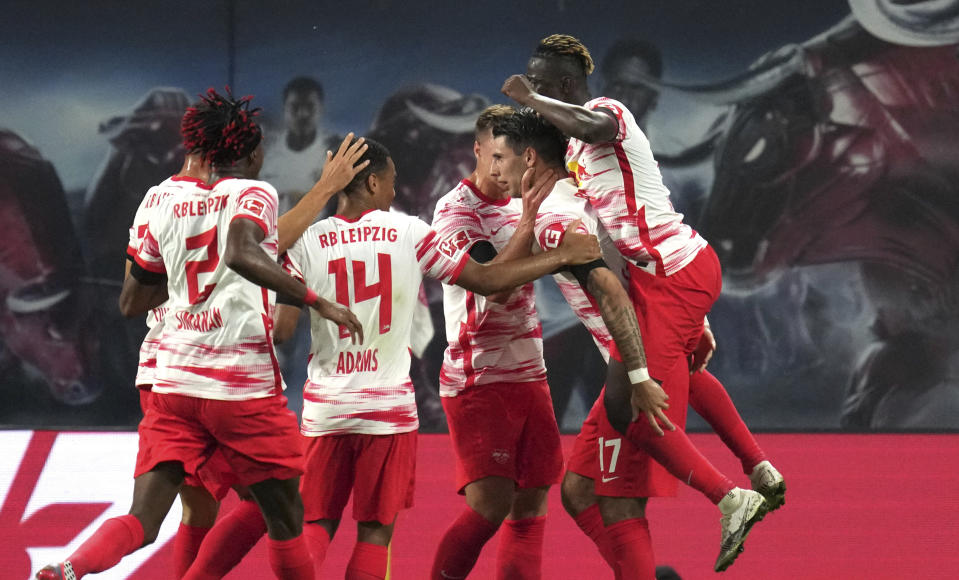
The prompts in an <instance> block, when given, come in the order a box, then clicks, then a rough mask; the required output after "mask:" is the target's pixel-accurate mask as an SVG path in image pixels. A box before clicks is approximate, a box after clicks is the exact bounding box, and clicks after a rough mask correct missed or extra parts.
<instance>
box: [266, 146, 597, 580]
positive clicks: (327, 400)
mask: <svg viewBox="0 0 959 580" xmlns="http://www.w3.org/2000/svg"><path fill="white" fill-rule="evenodd" d="M366 143H367V146H368V149H367V151H366V153H365V154H364V155H363V159H364V160H369V162H370V164H369V166H367V167H366V168H365V169H364V170H362V171H361V172H360V173H358V174H357V175H356V177H355V178H354V179H353V181H352V182H351V183H350V184H349V185H348V186H347V187H346V188H345V189H344V191H343V193H342V194H341V198H340V203H339V208H338V212H337V215H335V216H333V217H330V218H327V219H325V220H322V221H320V222H319V223H317V224H314V225H313V226H311V227H310V228H309V229H308V230H307V232H306V234H305V235H304V236H303V237H302V238H301V239H300V240H299V241H298V242H297V243H296V244H294V245H293V246H292V247H291V248H290V250H289V251H288V252H287V254H286V258H285V261H284V263H285V265H286V267H287V268H288V270H289V271H290V272H291V273H292V274H293V275H294V276H296V277H297V278H299V279H301V280H303V281H304V282H305V283H306V284H307V285H308V286H310V287H312V288H317V289H318V290H319V291H320V292H321V293H323V294H327V295H331V296H336V300H337V302H339V303H340V304H341V305H343V306H348V307H349V308H350V309H351V310H353V311H354V312H356V313H357V316H358V318H359V320H360V321H361V323H362V324H363V327H364V328H365V329H366V333H365V339H364V340H363V341H362V342H361V343H359V344H353V343H351V342H350V340H349V333H348V332H346V331H345V329H343V328H338V327H337V326H336V325H335V324H333V323H330V322H328V321H326V320H324V319H322V318H320V317H317V316H313V319H312V324H311V327H312V331H311V334H312V346H311V356H310V359H309V371H308V375H309V379H308V380H307V383H306V385H305V386H304V389H303V392H304V402H303V422H302V426H301V431H302V433H303V434H305V435H307V436H308V437H309V445H308V450H307V469H306V475H305V476H304V477H303V481H302V484H301V493H302V495H303V501H304V505H305V520H306V522H307V524H306V534H307V537H308V538H309V541H310V546H311V550H312V552H313V554H314V557H315V559H316V562H317V565H319V564H320V563H321V562H322V560H323V557H324V555H325V554H326V550H327V547H328V545H329V542H330V540H331V538H332V537H333V535H334V533H335V532H336V530H337V527H338V526H339V523H340V520H341V518H342V513H343V509H344V507H345V506H346V503H347V500H348V499H349V497H350V494H351V493H352V494H353V518H354V519H355V520H356V522H357V543H356V545H355V546H354V549H353V555H352V557H351V559H350V562H349V565H348V568H347V572H346V577H347V578H370V579H372V578H384V577H385V576H386V572H387V562H388V557H387V556H388V554H387V547H388V546H389V543H390V540H391V538H392V535H393V527H394V524H395V520H396V516H397V514H398V513H399V512H400V510H402V509H405V508H409V507H410V506H411V505H412V500H413V479H414V472H415V460H416V430H417V426H418V421H417V416H416V402H415V395H414V392H413V384H412V382H411V381H410V374H409V373H410V350H409V344H410V332H411V327H412V324H413V312H414V308H415V306H416V304H417V301H418V290H419V287H420V284H421V282H422V281H423V277H424V276H426V277H430V278H435V279H438V280H440V281H442V282H444V283H446V284H457V285H459V286H462V287H464V288H467V289H469V290H470V291H471V292H476V293H478V294H482V295H487V294H490V293H493V292H498V291H503V290H507V289H510V288H513V287H516V286H518V285H521V284H525V283H527V282H529V281H531V280H533V279H535V278H538V277H540V276H542V275H545V274H547V273H549V272H552V271H554V270H555V269H557V268H561V267H564V266H565V265H568V264H573V263H582V262H585V261H591V260H592V259H594V258H595V257H597V256H598V243H597V242H596V240H595V238H593V237H592V236H583V235H579V234H569V235H567V236H565V238H564V243H563V244H562V245H560V246H559V247H558V248H557V250H556V251H554V252H549V253H548V254H544V255H541V256H534V257H528V258H526V259H522V260H516V261H513V262H510V263H508V264H507V263H498V264H480V263H478V262H476V261H474V260H472V259H471V258H470V257H469V253H468V250H469V247H468V245H467V244H466V243H465V238H463V237H461V236H455V235H454V236H452V237H447V238H444V237H442V235H438V234H437V232H435V231H433V230H431V229H430V226H428V225H427V224H426V223H425V222H423V221H422V220H420V219H419V218H416V217H413V216H407V215H403V214H399V213H394V212H390V211H389V208H390V204H391V202H392V201H393V197H394V195H395V193H394V183H395V181H396V176H397V168H396V167H395V165H394V163H393V160H392V158H391V157H390V154H389V152H388V151H387V150H386V148H385V147H384V146H382V145H380V144H379V143H377V142H375V141H372V140H368V141H367V142H366ZM550 183H551V182H550V181H548V180H543V181H542V182H540V183H537V184H536V185H535V186H534V187H533V188H531V189H532V191H529V192H527V194H528V195H531V196H538V195H542V194H543V193H544V192H545V191H548V187H549V185H550ZM281 302H282V299H281ZM299 309H300V307H299V305H295V306H289V305H286V304H282V303H281V304H279V305H278V306H277V315H276V333H277V335H276V336H277V339H278V340H281V339H283V338H286V337H288V336H289V335H290V334H291V333H292V332H293V329H294V327H295V324H296V319H297V316H298V314H299Z"/></svg>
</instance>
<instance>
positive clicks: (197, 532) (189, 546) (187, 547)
mask: <svg viewBox="0 0 959 580" xmlns="http://www.w3.org/2000/svg"><path fill="white" fill-rule="evenodd" d="M209 531H210V528H206V527H199V526H188V525H186V524H184V523H183V522H180V528H179V529H178V530H177V531H176V536H174V537H173V575H174V577H175V578H183V576H184V575H185V574H186V571H187V570H189V569H190V565H191V564H193V560H195V559H196V554H197V552H199V551H200V544H201V543H202V542H203V538H204V537H206V534H207V532H209Z"/></svg>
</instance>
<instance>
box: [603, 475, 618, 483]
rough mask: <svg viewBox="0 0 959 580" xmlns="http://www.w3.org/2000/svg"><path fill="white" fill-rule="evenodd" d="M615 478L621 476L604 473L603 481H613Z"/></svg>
mask: <svg viewBox="0 0 959 580" xmlns="http://www.w3.org/2000/svg"><path fill="white" fill-rule="evenodd" d="M614 479H619V476H618V475H614V476H612V477H606V476H605V475H604V476H603V483H609V482H611V481H613V480H614Z"/></svg>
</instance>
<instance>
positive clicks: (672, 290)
mask: <svg viewBox="0 0 959 580" xmlns="http://www.w3.org/2000/svg"><path fill="white" fill-rule="evenodd" d="M722 286H723V280H722V271H721V270H720V267H719V259H718V258H717V257H716V252H715V251H713V249H712V248H711V247H710V246H706V247H705V248H703V249H702V250H701V251H700V252H699V254H698V255H697V256H696V258H695V259H693V261H692V262H690V263H689V264H687V265H686V266H685V267H684V268H683V269H682V270H680V271H679V272H676V273H675V274H673V275H672V276H653V275H652V274H649V273H648V272H646V271H644V270H640V269H639V268H636V267H634V266H630V273H629V295H630V298H632V301H633V307H634V308H635V309H636V316H637V318H638V319H639V324H640V331H641V332H642V334H643V337H644V339H645V340H644V341H643V346H644V347H645V349H646V359H647V362H648V365H649V374H650V376H652V377H653V378H655V379H657V380H663V377H664V376H665V375H667V374H668V373H670V372H671V371H672V370H673V367H674V365H675V364H676V360H677V359H682V360H686V357H687V356H688V355H689V354H690V353H692V352H693V351H694V350H695V349H696V345H697V344H698V343H699V337H700V336H701V335H702V333H703V319H704V318H705V317H706V314H708V313H709V310H710V309H711V308H712V307H713V303H714V302H716V299H717V298H719V293H720V291H721V290H722ZM617 354H618V353H617ZM686 378H687V389H688V378H689V373H688V372H687V373H686ZM663 388H664V389H665V388H666V387H665V385H664V386H663ZM667 392H668V391H667ZM670 402H672V401H670Z"/></svg>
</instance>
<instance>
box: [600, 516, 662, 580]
mask: <svg viewBox="0 0 959 580" xmlns="http://www.w3.org/2000/svg"><path fill="white" fill-rule="evenodd" d="M606 533H607V534H608V535H609V541H610V545H611V546H612V549H613V554H614V556H615V558H616V564H617V567H618V568H619V570H620V574H621V576H617V578H620V577H621V578H623V579H624V580H654V579H655V578H656V560H655V558H654V557H653V542H652V539H651V538H650V537H649V522H648V521H647V520H646V518H633V519H630V520H623V521H621V522H616V523H615V524H613V525H611V526H609V527H607V528H606Z"/></svg>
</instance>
